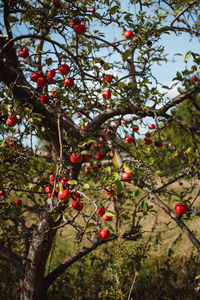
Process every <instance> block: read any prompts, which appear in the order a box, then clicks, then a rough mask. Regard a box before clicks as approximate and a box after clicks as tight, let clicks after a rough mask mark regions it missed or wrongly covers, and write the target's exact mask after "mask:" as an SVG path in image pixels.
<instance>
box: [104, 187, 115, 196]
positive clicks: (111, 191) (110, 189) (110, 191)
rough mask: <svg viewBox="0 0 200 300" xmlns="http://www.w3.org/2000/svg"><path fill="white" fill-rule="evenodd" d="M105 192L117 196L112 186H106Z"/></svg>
mask: <svg viewBox="0 0 200 300" xmlns="http://www.w3.org/2000/svg"><path fill="white" fill-rule="evenodd" d="M105 192H106V194H107V195H108V196H110V197H112V196H115V191H114V189H113V188H112V186H107V187H106V188H105Z"/></svg>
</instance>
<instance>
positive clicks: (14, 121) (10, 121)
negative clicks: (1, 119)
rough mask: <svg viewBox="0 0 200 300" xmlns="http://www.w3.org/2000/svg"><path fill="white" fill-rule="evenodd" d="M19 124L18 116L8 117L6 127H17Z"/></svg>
mask: <svg viewBox="0 0 200 300" xmlns="http://www.w3.org/2000/svg"><path fill="white" fill-rule="evenodd" d="M18 122H19V120H18V119H17V117H16V116H10V117H8V119H7V120H6V125H9V126H10V127H13V126H15V125H16V124H17V123H18Z"/></svg>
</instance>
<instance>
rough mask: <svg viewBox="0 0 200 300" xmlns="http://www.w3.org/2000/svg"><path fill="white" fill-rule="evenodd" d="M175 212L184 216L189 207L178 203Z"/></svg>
mask: <svg viewBox="0 0 200 300" xmlns="http://www.w3.org/2000/svg"><path fill="white" fill-rule="evenodd" d="M175 211H176V213H177V214H178V215H183V214H185V213H186V211H187V206H186V205H185V204H184V203H178V204H176V206H175Z"/></svg>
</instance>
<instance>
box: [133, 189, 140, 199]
mask: <svg viewBox="0 0 200 300" xmlns="http://www.w3.org/2000/svg"><path fill="white" fill-rule="evenodd" d="M139 193H140V190H139V189H137V190H135V191H134V192H133V193H132V196H133V197H137V196H138V195H139Z"/></svg>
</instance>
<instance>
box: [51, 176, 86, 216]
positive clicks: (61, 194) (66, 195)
mask: <svg viewBox="0 0 200 300" xmlns="http://www.w3.org/2000/svg"><path fill="white" fill-rule="evenodd" d="M49 174H50V175H49V183H50V186H47V187H46V188H45V192H46V193H47V195H48V197H49V198H51V197H52V191H53V188H52V186H54V183H55V175H54V174H53V172H52V171H51V170H50V171H49ZM68 181H69V179H67V178H64V177H63V178H61V179H60V180H59V183H61V185H62V187H63V188H62V189H61V190H60V191H58V190H57V189H56V190H55V194H56V193H57V194H58V198H59V199H60V200H64V201H68V200H69V199H70V198H72V199H73V202H72V208H73V209H75V210H77V211H81V210H82V209H83V206H84V205H83V203H82V202H80V199H81V195H80V193H79V192H70V191H69V190H68V189H67V188H68Z"/></svg>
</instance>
